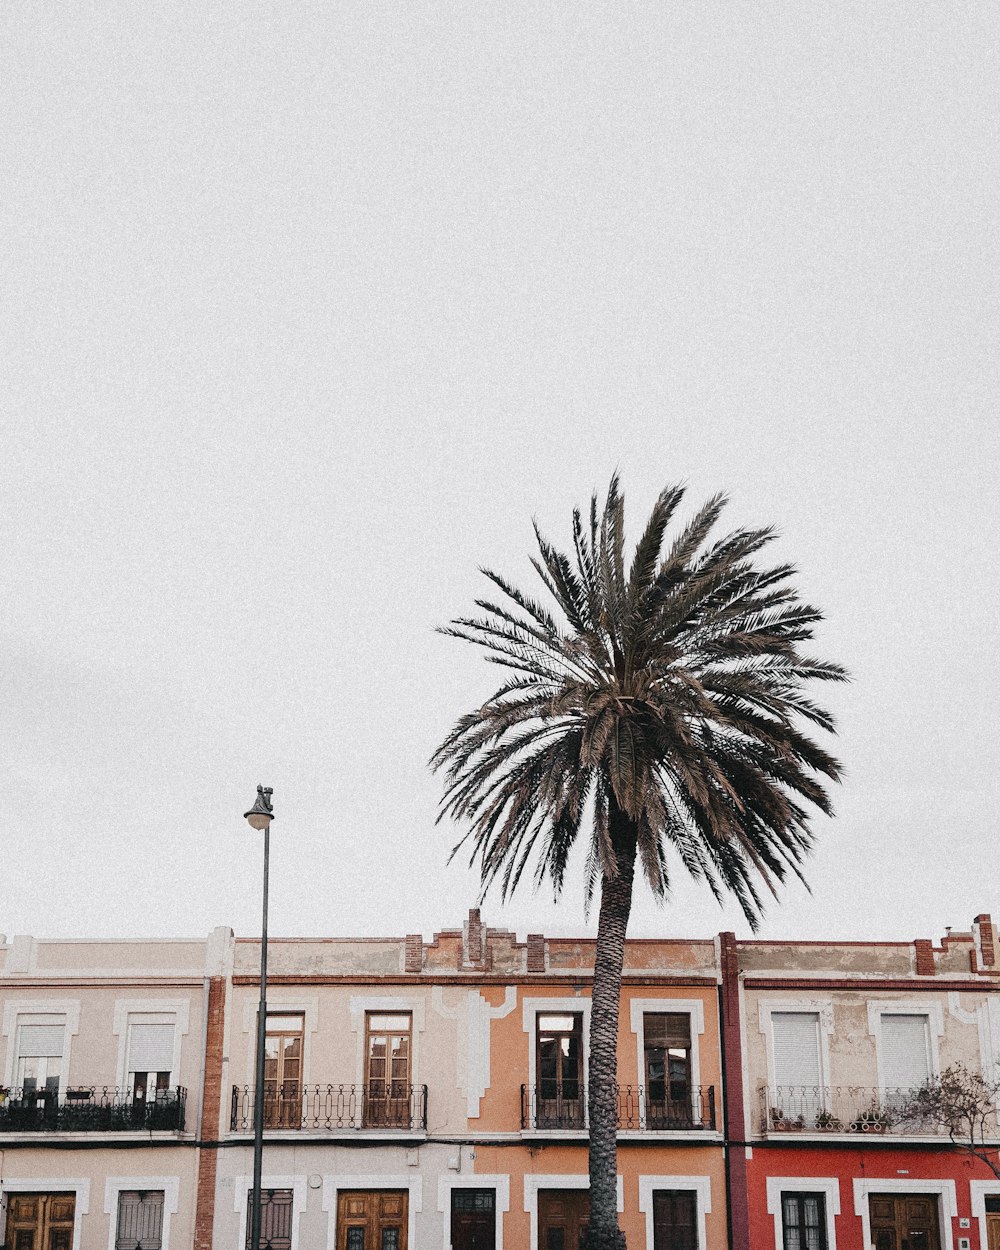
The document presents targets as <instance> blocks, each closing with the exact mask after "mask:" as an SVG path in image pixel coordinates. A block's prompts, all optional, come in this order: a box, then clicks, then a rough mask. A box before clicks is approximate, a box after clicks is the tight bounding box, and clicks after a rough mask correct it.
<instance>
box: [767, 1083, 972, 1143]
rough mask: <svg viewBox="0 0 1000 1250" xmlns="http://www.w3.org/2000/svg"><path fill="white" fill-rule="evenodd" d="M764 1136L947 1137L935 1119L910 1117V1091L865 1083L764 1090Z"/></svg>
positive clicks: (945, 1130) (782, 1086)
mask: <svg viewBox="0 0 1000 1250" xmlns="http://www.w3.org/2000/svg"><path fill="white" fill-rule="evenodd" d="M759 1093H760V1105H759V1110H758V1122H757V1128H758V1132H760V1133H762V1134H769V1135H770V1134H772V1133H775V1134H777V1133H801V1132H807V1133H858V1134H883V1133H895V1134H900V1135H902V1136H906V1137H940V1136H945V1137H946V1136H947V1135H948V1130H947V1129H946V1128H945V1127H944V1126H942V1125H941V1124H937V1123H935V1122H934V1121H931V1120H927V1119H921V1118H918V1117H914V1116H913V1115H912V1114H911V1115H909V1116H908V1115H907V1113H906V1107H907V1104H909V1103H910V1102H911V1100H912V1097H913V1093H914V1091H913V1090H909V1089H885V1090H878V1089H873V1088H872V1087H871V1086H865V1085H779V1086H772V1087H770V1088H768V1087H766V1086H762V1087H761V1089H760V1091H759Z"/></svg>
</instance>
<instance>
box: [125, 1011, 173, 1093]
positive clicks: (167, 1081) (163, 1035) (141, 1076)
mask: <svg viewBox="0 0 1000 1250" xmlns="http://www.w3.org/2000/svg"><path fill="white" fill-rule="evenodd" d="M173 1062H174V1022H173V1020H170V1021H169V1023H167V1022H164V1021H162V1020H161V1019H159V1018H157V1017H155V1016H148V1017H145V1018H144V1017H142V1016H132V1017H130V1019H129V1026H128V1060H127V1063H126V1068H127V1072H128V1078H127V1079H128V1087H129V1090H130V1092H131V1094H132V1101H133V1104H134V1105H137V1106H140V1107H141V1106H142V1105H143V1104H145V1103H146V1102H147V1101H153V1100H158V1101H163V1100H164V1099H165V1098H166V1096H167V1092H168V1091H169V1089H170V1086H171V1084H172V1083H173V1081H172V1077H173V1071H172V1069H173Z"/></svg>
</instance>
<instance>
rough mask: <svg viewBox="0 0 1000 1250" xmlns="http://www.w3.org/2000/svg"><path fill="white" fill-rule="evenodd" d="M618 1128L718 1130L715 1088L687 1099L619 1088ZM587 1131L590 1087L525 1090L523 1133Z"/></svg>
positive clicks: (700, 1089) (696, 1090) (694, 1090)
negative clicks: (526, 1130) (552, 1130)
mask: <svg viewBox="0 0 1000 1250" xmlns="http://www.w3.org/2000/svg"><path fill="white" fill-rule="evenodd" d="M617 1089H618V1104H617V1105H618V1128H619V1130H629V1129H633V1130H639V1131H648V1132H678V1131H680V1132H683V1131H686V1130H691V1129H714V1128H715V1086H714V1085H694V1086H691V1087H690V1088H689V1089H688V1091H687V1094H686V1096H685V1097H683V1098H671V1097H670V1096H669V1092H665V1091H664V1090H663V1089H662V1088H660V1089H657V1088H656V1087H655V1086H654V1087H653V1088H652V1089H649V1088H648V1087H647V1086H643V1085H619V1086H618V1087H617ZM586 1127H587V1087H586V1086H585V1085H583V1084H579V1085H575V1086H571V1087H570V1088H569V1090H567V1088H566V1085H565V1083H564V1085H563V1087H562V1089H561V1090H559V1089H557V1090H550V1089H547V1088H546V1087H545V1086H544V1085H522V1086H521V1128H522V1129H580V1130H581V1131H582V1130H584V1129H585V1128H586Z"/></svg>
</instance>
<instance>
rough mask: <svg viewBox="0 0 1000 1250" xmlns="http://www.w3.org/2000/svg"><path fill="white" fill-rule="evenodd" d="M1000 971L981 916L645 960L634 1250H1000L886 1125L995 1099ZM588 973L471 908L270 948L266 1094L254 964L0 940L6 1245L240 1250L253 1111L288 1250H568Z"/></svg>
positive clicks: (196, 948)
mask: <svg viewBox="0 0 1000 1250" xmlns="http://www.w3.org/2000/svg"><path fill="white" fill-rule="evenodd" d="M997 961H998V952H997V947H996V940H995V933H994V930H993V925H992V922H991V921H990V919H989V917H988V916H985V915H982V916H979V917H978V918H977V920H976V922H975V924H974V926H973V928H972V930H971V931H970V932H968V933H961V934H958V933H952V934H950V935H948V936H947V937H946V938H945V939H944V940H943V941H942V942H941V943H940V944H939V945H937V946H934V945H932V943H931V942H930V941H918V942H912V943H829V944H822V943H794V942H788V943H775V942H763V941H737V940H736V939H735V938H734V937H733V935H731V934H722V935H720V936H719V937H718V938H716V939H712V940H703V941H698V940H683V941H670V940H666V939H663V940H660V939H657V940H630V941H629V943H628V944H627V951H626V961H625V972H624V977H623V987H622V1002H621V1026H620V1036H619V1053H618V1072H619V1077H618V1107H619V1122H620V1133H619V1155H618V1162H619V1207H620V1213H621V1214H620V1218H621V1223H622V1227H623V1228H624V1229H625V1231H626V1234H627V1237H628V1244H629V1246H630V1247H635V1248H636V1250H724V1248H725V1247H733V1248H734V1250H770V1247H771V1246H774V1247H775V1248H776V1250H868V1248H869V1247H872V1246H874V1247H876V1250H998V1245H1000V1182H998V1181H997V1180H996V1178H995V1176H994V1175H993V1173H992V1172H991V1171H990V1169H989V1168H987V1167H986V1166H985V1165H984V1164H982V1163H980V1162H979V1161H978V1160H975V1159H973V1158H971V1157H970V1156H969V1155H968V1153H963V1152H962V1151H961V1150H960V1149H957V1148H956V1147H955V1145H954V1144H953V1143H952V1142H951V1141H950V1140H949V1137H948V1134H947V1131H946V1130H945V1129H944V1128H943V1126H941V1125H933V1124H926V1123H912V1122H911V1123H901V1122H900V1121H899V1118H898V1117H897V1116H894V1115H893V1112H894V1109H896V1108H897V1107H898V1106H899V1105H900V1104H901V1101H902V1100H903V1097H904V1095H905V1094H906V1093H907V1092H908V1091H909V1090H910V1089H912V1088H914V1087H915V1086H918V1085H920V1084H921V1083H922V1082H923V1081H924V1080H925V1079H926V1077H928V1076H930V1075H933V1074H934V1073H935V1072H940V1071H941V1070H943V1069H944V1068H946V1067H947V1066H948V1065H949V1064H951V1063H953V1062H957V1061H961V1062H963V1063H964V1064H965V1065H966V1066H967V1067H969V1068H972V1069H975V1070H982V1071H984V1072H987V1073H992V1071H993V1070H994V1066H995V1056H1000V1016H998V1013H1000V997H998V993H997V991H998V988H1000V965H998V962H997ZM593 964H594V943H593V941H592V940H575V939H567V938H545V937H543V936H542V935H539V934H533V935H529V936H528V938H527V940H526V941H523V942H522V941H518V939H517V938H516V936H515V935H514V934H512V933H509V932H507V931H505V930H502V929H492V928H488V927H487V926H486V925H485V924H484V923H483V922H482V920H481V917H480V915H479V912H478V911H477V910H473V911H470V912H469V913H468V916H467V918H466V920H465V923H464V924H463V926H462V927H461V928H460V929H459V928H456V929H453V930H446V931H444V932H441V933H438V934H437V935H435V937H434V938H433V940H431V941H425V940H424V939H423V938H422V937H421V936H420V935H410V936H408V937H403V938H381V939H375V938H354V939H328V938H324V939H315V938H291V939H271V941H270V943H269V977H268V1018H267V1028H266V1043H267V1044H266V1066H265V1082H264V1088H263V1090H262V1091H258V1090H257V1089H255V1088H254V1051H255V1043H256V1015H257V1003H258V997H259V982H258V971H259V966H260V947H259V942H258V941H255V940H245V939H234V938H233V935H232V933H231V932H230V931H229V930H228V929H218V930H215V931H214V932H213V933H212V934H211V935H210V936H209V938H208V939H207V940H206V941H203V942H152V943H145V942H144V943H128V942H100V943H98V942H89V943H88V942H41V941H34V940H32V939H30V938H15V939H14V940H13V941H12V942H10V943H7V942H3V943H2V944H0V1000H2V1010H3V1038H2V1042H3V1045H4V1048H5V1049H4V1063H5V1077H4V1086H3V1087H2V1090H0V1204H2V1211H0V1219H2V1224H3V1228H4V1230H5V1235H6V1240H5V1245H6V1247H8V1248H9V1250H15V1248H16V1250H105V1248H107V1250H140V1248H141V1250H188V1248H190V1247H194V1248H196V1250H242V1248H243V1247H245V1246H246V1245H247V1225H248V1209H249V1197H250V1188H251V1177H252V1128H253V1118H254V1109H255V1106H256V1104H257V1100H258V1098H260V1099H262V1101H263V1114H264V1122H265V1147H264V1203H263V1227H264V1234H265V1238H266V1241H265V1244H266V1245H268V1246H269V1247H270V1248H271V1250H503V1248H504V1247H506V1250H578V1247H579V1246H580V1233H581V1229H582V1228H583V1226H584V1225H585V1222H586V1218H587V1135H586V1134H587V1098H586V1070H587V1047H588V1025H589V1014H590V993H591V982H592V973H593ZM997 1144H1000V1142H998V1143H997ZM994 1153H995V1152H994Z"/></svg>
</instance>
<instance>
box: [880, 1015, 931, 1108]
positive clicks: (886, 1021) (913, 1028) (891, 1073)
mask: <svg viewBox="0 0 1000 1250" xmlns="http://www.w3.org/2000/svg"><path fill="white" fill-rule="evenodd" d="M880 1058H881V1062H882V1072H881V1076H882V1085H883V1088H884V1090H885V1101H886V1102H887V1103H888V1104H889V1105H890V1106H891V1105H893V1104H894V1103H903V1102H906V1101H907V1100H908V1099H909V1096H910V1094H911V1092H912V1091H913V1090H915V1089H919V1088H920V1086H921V1085H923V1084H924V1082H925V1081H926V1080H927V1078H928V1077H929V1076H930V1075H931V1072H932V1066H931V1040H930V1028H929V1022H928V1019H927V1016H926V1014H917V1013H913V1014H908V1015H903V1014H901V1013H900V1014H896V1013H886V1014H883V1016H882V1047H881V1055H880Z"/></svg>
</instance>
